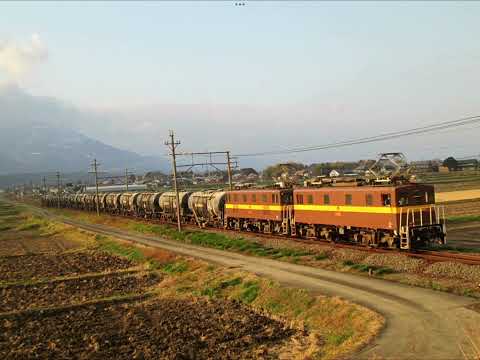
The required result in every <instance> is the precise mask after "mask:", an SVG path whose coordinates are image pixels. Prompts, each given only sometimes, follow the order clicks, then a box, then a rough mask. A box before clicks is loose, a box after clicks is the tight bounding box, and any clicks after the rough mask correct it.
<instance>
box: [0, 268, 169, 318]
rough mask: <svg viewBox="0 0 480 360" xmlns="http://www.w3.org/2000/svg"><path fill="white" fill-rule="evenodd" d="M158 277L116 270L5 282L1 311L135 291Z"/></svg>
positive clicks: (1, 294)
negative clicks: (62, 278)
mask: <svg viewBox="0 0 480 360" xmlns="http://www.w3.org/2000/svg"><path fill="white" fill-rule="evenodd" d="M159 281H160V278H159V276H158V275H155V274H152V273H146V274H145V273H141V274H128V275H125V274H121V273H120V274H118V273H115V274H112V275H109V276H93V277H86V278H79V279H69V280H60V281H51V282H45V283H37V284H30V285H24V284H15V285H8V286H4V287H0V312H8V311H18V310H25V309H30V308H36V307H46V306H50V305H51V304H55V305H64V304H73V303H80V302H82V301H85V300H95V299H101V298H105V297H112V296H116V295H124V294H135V293H139V292H142V291H144V290H145V289H146V288H148V287H150V286H153V285H155V284H157V283H158V282H159Z"/></svg>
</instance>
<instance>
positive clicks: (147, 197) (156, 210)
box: [137, 192, 162, 218]
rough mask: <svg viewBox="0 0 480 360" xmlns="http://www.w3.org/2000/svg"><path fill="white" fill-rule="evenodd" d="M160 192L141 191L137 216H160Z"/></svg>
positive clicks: (138, 198)
mask: <svg viewBox="0 0 480 360" xmlns="http://www.w3.org/2000/svg"><path fill="white" fill-rule="evenodd" d="M161 195H162V193H160V192H156V193H154V192H151V193H148V192H145V193H139V195H138V197H137V212H138V214H137V216H140V217H144V218H157V217H160V212H161V207H160V196H161Z"/></svg>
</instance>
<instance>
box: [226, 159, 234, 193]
mask: <svg viewBox="0 0 480 360" xmlns="http://www.w3.org/2000/svg"><path fill="white" fill-rule="evenodd" d="M227 174H228V186H229V187H230V190H233V185H232V166H231V164H230V151H227Z"/></svg>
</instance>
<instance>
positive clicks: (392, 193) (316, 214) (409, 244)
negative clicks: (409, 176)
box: [42, 183, 446, 250]
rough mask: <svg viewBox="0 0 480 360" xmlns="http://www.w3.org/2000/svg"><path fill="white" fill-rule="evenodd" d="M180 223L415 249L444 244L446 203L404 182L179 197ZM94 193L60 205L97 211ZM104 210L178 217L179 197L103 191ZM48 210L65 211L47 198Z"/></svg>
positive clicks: (431, 190)
mask: <svg viewBox="0 0 480 360" xmlns="http://www.w3.org/2000/svg"><path fill="white" fill-rule="evenodd" d="M179 200H180V218H181V221H182V222H183V223H191V224H197V225H198V226H199V227H218V228H226V229H231V230H236V231H251V232H259V233H267V234H278V235H284V236H292V237H297V238H310V239H318V240H327V241H331V242H350V243H355V244H358V245H363V246H373V247H388V248H400V249H405V250H409V249H414V248H417V247H420V246H424V245H428V244H430V243H438V244H445V243H446V228H445V216H444V211H443V207H442V206H438V205H436V204H435V193H434V188H433V186H430V185H423V184H415V183H401V184H389V185H368V184H364V183H348V184H343V185H335V184H329V185H326V186H319V187H297V188H292V189H281V188H272V189H247V190H233V191H223V190H207V191H197V192H194V193H190V192H180V193H179ZM96 201H97V198H96V195H95V194H77V195H74V196H69V197H68V199H67V198H65V199H64V200H63V201H61V202H60V206H63V207H71V208H77V209H83V210H88V211H94V210H96ZM98 201H99V204H100V210H101V211H102V212H106V213H111V214H118V215H123V216H131V217H142V218H150V219H159V220H162V221H166V222H174V221H176V220H177V207H176V206H177V201H176V195H175V193H174V192H165V193H160V192H156V193H154V192H125V193H121V194H119V193H101V194H99V196H98ZM42 203H43V204H44V205H45V206H51V207H56V206H58V197H57V196H52V195H47V196H45V197H44V198H43V199H42Z"/></svg>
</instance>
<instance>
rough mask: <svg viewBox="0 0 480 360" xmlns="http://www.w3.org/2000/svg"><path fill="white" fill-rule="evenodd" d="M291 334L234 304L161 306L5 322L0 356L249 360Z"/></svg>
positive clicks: (103, 307)
mask: <svg viewBox="0 0 480 360" xmlns="http://www.w3.org/2000/svg"><path fill="white" fill-rule="evenodd" d="M291 335H293V331H292V330H288V329H284V328H283V326H282V325H281V324H280V323H278V322H276V321H274V320H271V319H269V318H267V317H264V316H260V315H258V314H256V313H254V312H252V311H251V310H248V309H247V308H246V307H244V306H242V305H240V304H237V303H234V302H223V301H222V302H220V301H207V300H197V301H193V300H173V299H162V300H155V301H153V302H150V303H140V304H135V303H134V304H127V303H123V304H100V305H90V306H84V307H80V308H73V309H62V310H55V311H47V312H43V313H38V312H26V313H20V314H12V315H9V316H4V317H2V318H1V319H0V356H2V358H7V357H8V358H89V359H113V358H115V359H144V358H146V359H194V358H196V359H207V358H223V359H235V358H237V359H244V358H256V357H257V355H260V354H266V353H267V351H268V350H267V349H268V347H269V346H270V345H273V344H276V343H279V342H280V341H282V340H284V339H285V338H287V337H289V336H291ZM7 344H8V346H2V345H7Z"/></svg>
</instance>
